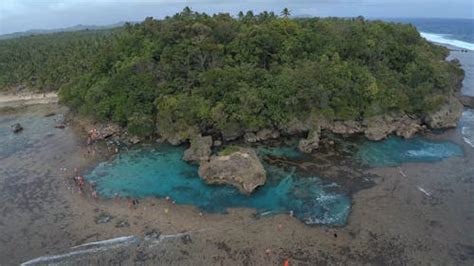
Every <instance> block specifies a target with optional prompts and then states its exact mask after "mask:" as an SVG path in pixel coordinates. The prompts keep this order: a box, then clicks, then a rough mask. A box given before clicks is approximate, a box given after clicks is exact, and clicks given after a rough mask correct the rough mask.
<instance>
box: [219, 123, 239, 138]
mask: <svg viewBox="0 0 474 266" xmlns="http://www.w3.org/2000/svg"><path fill="white" fill-rule="evenodd" d="M221 133H222V138H223V139H224V140H225V141H232V140H236V139H238V138H240V137H241V136H242V135H243V134H244V132H243V131H242V127H241V126H240V125H239V124H238V123H229V125H227V126H226V127H225V128H224V129H223V130H222V132H221Z"/></svg>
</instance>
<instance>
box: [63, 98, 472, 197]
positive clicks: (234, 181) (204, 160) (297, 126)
mask: <svg viewBox="0 0 474 266" xmlns="http://www.w3.org/2000/svg"><path fill="white" fill-rule="evenodd" d="M465 102H466V100H462V102H461V100H459V99H458V98H455V97H449V98H447V99H446V100H445V102H444V103H443V104H442V105H441V107H440V108H439V109H438V110H435V111H432V112H430V113H427V114H426V115H424V116H422V117H421V116H409V115H406V114H396V113H393V114H386V115H379V116H374V117H370V118H368V119H365V120H363V121H328V120H327V119H325V118H323V117H321V116H309V117H308V118H307V119H305V120H298V119H292V120H290V121H288V122H287V123H286V124H285V125H282V126H280V127H279V128H277V129H269V128H267V129H261V130H258V131H247V132H244V131H242V130H241V129H240V128H236V130H234V131H229V132H221V133H220V134H212V135H211V134H210V132H202V133H197V132H198V131H197V130H193V129H188V130H187V134H180V133H176V134H174V135H173V134H163V135H162V136H161V138H157V139H156V140H155V141H156V142H159V143H161V142H164V141H167V142H168V143H170V144H171V145H182V144H184V143H189V148H188V149H187V150H186V151H185V153H184V156H183V160H185V161H187V162H189V163H193V164H198V165H200V170H199V175H200V176H201V177H202V178H203V179H204V180H205V181H206V182H207V183H209V184H230V185H233V186H236V187H237V188H238V189H239V190H240V191H241V192H242V193H245V194H250V193H251V192H252V191H253V190H254V189H255V188H256V187H258V186H259V185H263V184H264V183H265V179H266V178H265V173H264V170H263V167H258V166H259V165H261V163H260V161H259V159H258V157H257V156H256V155H255V156H253V155H254V154H255V151H253V150H251V149H248V148H245V149H244V148H242V147H233V146H231V145H232V144H233V143H235V142H236V141H238V140H243V141H245V143H249V144H251V143H257V142H266V141H269V140H277V139H280V138H282V137H286V138H288V137H290V138H299V139H300V140H299V143H298V149H299V150H300V151H301V152H303V153H312V152H313V151H315V150H316V149H318V147H319V145H320V142H321V141H324V139H325V136H326V135H327V134H339V135H344V136H349V135H354V134H360V135H364V136H365V137H366V138H367V139H369V140H373V141H380V140H383V139H385V138H387V137H388V136H389V135H391V134H395V135H397V136H399V137H403V138H412V137H413V136H415V134H417V133H421V132H426V131H429V130H433V129H447V128H453V127H456V126H457V123H458V121H459V119H460V117H461V114H462V111H463V103H465ZM77 118H78V117H75V116H74V115H72V116H71V119H77ZM79 120H82V123H83V124H84V125H83V128H84V129H85V130H86V131H87V134H88V140H87V143H88V144H91V143H93V142H96V141H105V142H106V143H107V149H108V150H111V151H113V152H115V153H118V152H119V151H120V149H121V147H120V146H121V144H122V145H125V146H129V145H134V144H137V143H139V142H142V141H149V140H145V139H140V138H139V137H137V136H132V135H130V134H129V133H128V132H127V131H126V130H125V129H123V128H121V127H119V126H117V125H115V124H112V123H106V124H99V123H94V122H92V121H91V120H88V119H84V118H79ZM84 121H87V122H86V123H84ZM229 147H230V149H229ZM213 149H214V150H223V151H226V150H227V153H228V154H225V155H213V153H212V150H213ZM232 149H234V150H233V151H231V152H229V150H232ZM242 154H247V155H249V156H247V157H246V158H243V157H242ZM223 158H225V159H223ZM242 165H245V166H246V169H243V170H242ZM248 166H250V167H248ZM262 170H263V171H262ZM244 177H245V178H244ZM247 177H251V178H247ZM262 180H263V181H262Z"/></svg>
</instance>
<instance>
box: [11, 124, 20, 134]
mask: <svg viewBox="0 0 474 266" xmlns="http://www.w3.org/2000/svg"><path fill="white" fill-rule="evenodd" d="M22 130H23V126H22V125H21V124H20V123H16V124H14V125H12V131H13V133H19V132H20V131H22Z"/></svg>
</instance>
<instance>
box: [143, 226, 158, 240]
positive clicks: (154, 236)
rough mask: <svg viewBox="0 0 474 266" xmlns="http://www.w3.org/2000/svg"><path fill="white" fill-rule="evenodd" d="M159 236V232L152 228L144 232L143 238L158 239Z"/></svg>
mask: <svg viewBox="0 0 474 266" xmlns="http://www.w3.org/2000/svg"><path fill="white" fill-rule="evenodd" d="M160 236H161V232H160V231H159V230H157V229H152V230H150V231H148V232H145V240H147V241H148V240H158V239H159V238H160Z"/></svg>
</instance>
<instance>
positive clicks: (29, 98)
mask: <svg viewBox="0 0 474 266" xmlns="http://www.w3.org/2000/svg"><path fill="white" fill-rule="evenodd" d="M57 102H58V94H57V93H55V92H48V93H32V92H20V93H0V109H3V108H19V107H24V106H29V105H36V104H52V103H57Z"/></svg>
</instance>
